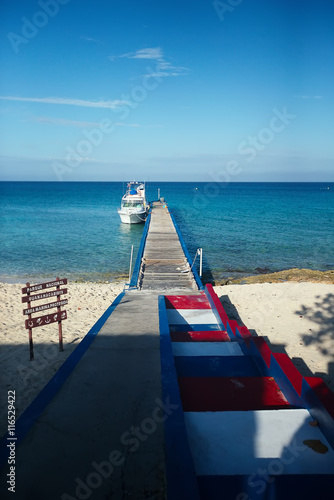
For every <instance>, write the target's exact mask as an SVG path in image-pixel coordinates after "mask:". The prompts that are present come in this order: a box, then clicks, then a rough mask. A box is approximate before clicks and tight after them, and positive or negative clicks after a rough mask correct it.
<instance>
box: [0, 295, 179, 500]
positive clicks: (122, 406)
mask: <svg viewBox="0 0 334 500" xmlns="http://www.w3.org/2000/svg"><path fill="white" fill-rule="evenodd" d="M170 411H171V410H170V409H169V407H168V402H167V403H166V402H165V401H163V400H162V396H161V372H160V350H159V324H158V301H157V295H156V294H153V295H152V294H151V293H148V292H146V293H145V292H137V291H129V292H126V293H125V295H124V297H123V298H122V300H121V302H120V303H119V304H118V305H117V307H116V308H115V310H114V311H113V313H112V314H111V316H110V317H109V319H108V320H107V321H106V323H105V324H104V326H103V327H102V328H101V330H100V331H99V333H98V334H97V336H96V337H95V340H94V341H93V342H92V344H91V346H90V348H89V349H88V350H87V351H86V353H85V354H84V356H83V357H82V359H81V361H80V362H79V363H78V365H77V366H76V369H75V370H74V371H73V372H72V374H71V375H70V376H69V377H68V378H67V380H66V382H65V383H64V385H63V386H62V388H61V391H59V392H58V394H57V395H56V396H55V397H54V399H53V400H52V401H51V403H50V404H49V405H48V407H47V408H46V410H45V411H44V413H42V415H41V416H40V417H39V418H38V420H37V422H36V424H35V425H34V426H33V427H32V429H31V430H30V431H29V432H28V434H27V435H26V437H25V439H24V440H23V442H22V443H21V444H20V446H18V447H17V450H16V457H17V463H16V478H17V479H16V493H15V495H13V494H12V493H8V492H7V493H8V495H9V496H8V498H14V497H15V499H16V500H21V499H25V500H28V499H29V500H30V499H31V500H53V499H57V500H60V499H62V500H69V499H71V500H73V499H88V498H91V499H93V500H94V499H113V500H114V499H115V500H118V499H119V500H120V499H123V498H133V499H137V498H138V499H139V498H154V499H163V498H164V491H165V478H164V470H165V464H164V451H163V450H164V429H163V422H164V420H165V419H166V418H167V417H168V414H169V412H170ZM6 473H7V470H6V467H5V468H4V469H3V475H2V477H1V485H0V489H1V491H2V492H5V494H6V491H7V487H6V486H5V485H4V483H5V481H6V478H5V477H4V475H5V474H6ZM1 498H6V496H1Z"/></svg>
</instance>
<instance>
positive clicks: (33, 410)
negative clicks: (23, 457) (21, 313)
mask: <svg viewBox="0 0 334 500" xmlns="http://www.w3.org/2000/svg"><path fill="white" fill-rule="evenodd" d="M124 294H125V292H122V293H120V294H119V295H118V296H117V297H116V299H115V300H114V302H113V303H112V304H111V305H110V306H109V307H108V309H107V310H106V311H105V312H104V313H103V314H102V316H101V317H100V318H99V319H98V320H97V322H96V323H95V324H94V325H93V326H92V328H91V329H90V330H89V332H88V333H87V334H86V335H85V337H84V338H83V339H82V341H81V342H80V344H79V345H78V346H77V347H76V348H75V349H74V351H73V352H72V353H71V354H70V355H69V357H68V358H67V359H66V360H65V361H64V363H63V364H62V365H61V366H60V368H59V369H58V371H57V372H56V373H55V375H54V376H53V377H52V379H51V380H50V381H49V382H48V383H47V384H46V386H44V387H43V389H42V390H41V392H40V393H39V394H38V395H37V396H36V398H35V399H34V400H33V401H32V403H31V404H30V405H29V406H28V408H27V409H26V410H25V411H24V412H23V413H22V415H21V416H20V417H19V419H18V420H17V422H16V424H15V438H16V439H15V444H16V446H18V445H19V443H20V442H21V441H22V440H23V439H24V437H25V436H26V434H27V433H28V432H29V431H30V429H31V428H32V426H33V425H34V424H35V422H36V420H37V419H38V418H39V417H40V416H41V414H42V413H43V411H44V410H45V409H46V407H47V406H48V404H49V403H50V401H51V400H52V399H53V398H54V396H55V395H56V394H57V392H58V391H59V390H60V389H61V387H62V386H63V384H64V383H65V381H66V380H67V378H68V377H69V375H70V374H71V373H72V371H73V370H74V368H75V367H76V366H77V364H78V363H79V361H80V360H81V358H82V357H83V355H84V354H85V352H86V351H87V350H88V348H89V346H90V345H91V343H92V342H93V340H94V339H95V337H96V335H97V333H98V332H99V331H100V330H101V328H102V326H103V325H104V323H105V322H106V321H107V319H108V318H109V316H110V315H111V313H112V312H113V311H114V309H115V308H116V307H117V305H118V304H119V303H120V301H121V300H122V298H123V296H124ZM9 441H14V439H13V437H10V436H9V435H8V434H5V436H4V437H3V438H2V439H1V441H0V469H1V468H2V467H3V466H4V464H5V463H7V460H8V447H7V444H8V442H9Z"/></svg>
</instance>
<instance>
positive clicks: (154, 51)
mask: <svg viewBox="0 0 334 500" xmlns="http://www.w3.org/2000/svg"><path fill="white" fill-rule="evenodd" d="M117 58H126V59H142V60H146V61H147V60H149V61H156V62H157V67H156V68H155V72H153V73H152V72H150V74H148V75H144V76H155V77H165V76H181V75H186V74H187V73H188V72H189V68H185V67H183V66H173V65H172V63H170V62H169V61H168V60H167V59H166V57H165V55H164V53H163V51H162V49H161V47H147V48H145V49H139V50H136V51H135V52H127V53H126V54H121V55H120V56H110V57H109V59H110V60H111V61H114V60H115V59H117Z"/></svg>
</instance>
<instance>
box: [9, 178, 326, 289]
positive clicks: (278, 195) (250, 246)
mask: <svg viewBox="0 0 334 500" xmlns="http://www.w3.org/2000/svg"><path fill="white" fill-rule="evenodd" d="M125 187H126V185H125V183H122V182H106V183H101V182H100V183H94V182H85V183H76V182H72V183H63V182H59V183H47V182H2V183H0V211H1V270H0V279H2V280H5V281H27V280H29V281H31V282H34V281H38V280H40V279H48V278H54V277H55V276H59V277H68V278H70V279H86V280H92V281H95V280H105V281H113V280H114V279H115V278H116V277H117V276H119V275H121V274H126V273H127V272H128V268H129V258H130V250H131V245H132V244H133V245H134V251H135V255H136V252H137V250H138V247H139V243H140V239H141V235H142V232H143V227H144V226H143V225H132V226H127V225H124V224H121V222H120V219H119V216H118V214H117V207H118V206H119V205H120V200H121V197H122V195H123V193H124V190H125ZM158 188H160V195H161V196H164V197H165V199H166V201H167V203H168V205H169V207H170V210H171V212H172V213H173V214H174V216H175V218H176V221H177V223H178V225H179V228H180V230H181V232H182V235H183V238H184V240H185V242H186V245H187V247H188V250H189V253H190V255H191V256H194V255H195V252H196V249H197V248H198V247H202V248H203V258H204V278H205V279H210V278H211V277H213V278H214V279H223V278H226V277H229V276H243V275H249V274H254V273H256V272H259V270H261V269H262V270H263V269H267V270H270V271H279V270H283V269H289V268H292V267H300V268H301V267H303V268H310V269H320V270H326V269H334V252H333V249H334V183H329V184H324V183H230V184H215V183H162V182H161V183H147V195H148V198H149V199H150V200H155V199H157V197H158ZM260 272H261V271H260Z"/></svg>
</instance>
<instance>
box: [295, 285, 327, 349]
mask: <svg viewBox="0 0 334 500" xmlns="http://www.w3.org/2000/svg"><path fill="white" fill-rule="evenodd" d="M317 299H319V300H317V301H316V302H315V304H314V306H313V307H306V306H302V307H301V308H300V310H299V311H296V314H298V315H299V316H304V318H307V319H308V320H309V321H311V322H313V323H315V324H316V325H317V327H318V331H317V332H312V333H311V334H310V333H308V334H304V335H302V340H303V342H304V344H305V346H309V345H312V344H317V345H318V347H319V350H320V352H321V353H322V354H324V355H332V356H333V357H334V354H333V352H330V351H329V349H328V347H327V346H325V345H324V344H325V342H326V341H328V340H333V341H334V294H333V293H328V294H327V295H325V296H324V297H320V296H318V297H317ZM310 331H312V330H310Z"/></svg>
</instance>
